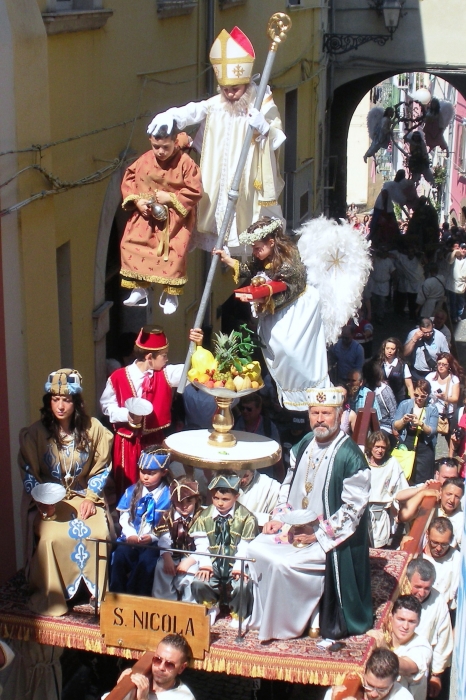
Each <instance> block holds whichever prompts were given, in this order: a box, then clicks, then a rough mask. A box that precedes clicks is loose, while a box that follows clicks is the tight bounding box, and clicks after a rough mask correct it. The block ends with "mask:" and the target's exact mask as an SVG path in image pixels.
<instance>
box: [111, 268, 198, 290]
mask: <svg viewBox="0 0 466 700" xmlns="http://www.w3.org/2000/svg"><path fill="white" fill-rule="evenodd" d="M120 275H121V276H122V277H129V278H130V279H136V280H145V281H146V282H149V283H152V284H170V285H173V286H174V287H182V286H183V284H186V282H187V281H188V278H187V277H179V278H178V279H173V277H159V276H158V275H140V274H139V273H137V272H133V271H132V270H123V269H121V270H120ZM139 286H141V285H139Z"/></svg>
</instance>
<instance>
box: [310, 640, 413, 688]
mask: <svg viewBox="0 0 466 700" xmlns="http://www.w3.org/2000/svg"><path fill="white" fill-rule="evenodd" d="M399 672H400V662H399V660H398V656H397V655H396V654H395V653H394V652H393V651H390V650H389V649H375V651H373V652H372V655H371V656H370V657H369V660H368V662H367V664H366V670H365V672H364V676H363V679H362V691H363V692H362V693H361V694H359V693H358V698H359V700H385V699H386V700H395V699H396V700H412V698H413V696H412V695H411V693H410V692H409V690H407V688H404V687H403V686H402V685H401V683H398V681H397V680H396V679H397V677H398V674H399ZM345 689H346V688H345V686H335V687H334V688H329V689H328V690H327V692H326V694H325V696H324V700H333V698H334V697H335V695H337V694H338V693H339V692H341V691H343V690H345ZM346 700H356V699H355V698H350V697H346Z"/></svg>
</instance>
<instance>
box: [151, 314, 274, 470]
mask: <svg viewBox="0 0 466 700" xmlns="http://www.w3.org/2000/svg"><path fill="white" fill-rule="evenodd" d="M241 329H242V332H240V331H232V332H231V333H230V334H229V335H226V334H225V333H217V335H216V337H215V339H214V352H215V355H214V354H212V353H211V352H210V351H209V350H206V349H205V348H203V347H200V346H199V347H198V348H197V350H196V351H195V352H194V353H193V355H192V358H191V369H190V370H189V372H188V379H189V381H190V382H192V383H193V384H194V385H195V386H196V387H197V388H198V389H199V390H200V391H203V392H205V393H207V394H210V395H211V396H213V397H214V398H215V401H216V403H217V410H216V412H215V414H214V416H213V418H212V431H210V430H187V431H183V432H180V433H174V434H172V435H170V436H169V437H168V438H166V439H165V443H164V444H165V445H166V447H167V448H168V449H169V450H170V451H171V453H172V457H173V458H174V459H176V460H178V461H180V462H182V463H183V464H185V465H188V466H191V467H198V468H200V469H203V468H204V469H216V470H220V469H235V470H239V469H261V468H265V467H268V466H270V465H271V464H275V463H276V462H278V461H279V459H280V457H281V447H280V445H279V444H278V442H275V440H271V439H270V438H267V437H264V436H262V435H257V434H256V433H248V432H244V431H239V430H232V428H233V425H234V419H233V415H232V413H231V404H232V402H233V400H234V399H236V398H241V397H242V396H247V395H248V394H251V393H253V392H254V391H258V390H259V389H261V388H262V387H263V386H264V382H263V381H262V377H261V366H260V363H259V362H258V361H256V360H253V359H252V353H253V352H254V350H255V349H256V348H257V343H256V342H255V340H254V338H253V336H252V334H251V331H250V330H249V329H248V328H247V326H244V325H243V326H241Z"/></svg>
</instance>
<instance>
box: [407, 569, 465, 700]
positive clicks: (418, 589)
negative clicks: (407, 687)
mask: <svg viewBox="0 0 466 700" xmlns="http://www.w3.org/2000/svg"><path fill="white" fill-rule="evenodd" d="M406 576H407V578H408V581H409V583H410V586H411V594H412V595H413V596H414V597H415V598H417V599H418V601H419V602H420V604H421V620H420V622H419V625H418V626H417V627H416V632H417V633H418V634H420V635H422V636H423V637H425V638H426V639H427V641H428V642H429V644H430V645H431V647H432V652H433V655H432V665H431V673H430V677H429V682H428V694H429V697H431V698H436V697H437V696H438V694H439V693H440V691H441V689H442V676H443V673H444V671H445V669H446V668H447V667H448V666H450V664H451V654H452V651H453V630H452V627H451V620H450V613H449V610H448V606H447V604H446V602H445V601H444V599H443V597H442V596H441V595H440V593H439V592H438V591H437V590H436V589H435V588H434V585H435V567H434V565H433V564H431V562H430V561H427V560H426V559H419V558H418V559H413V560H412V561H410V562H409V564H408V568H407V570H406Z"/></svg>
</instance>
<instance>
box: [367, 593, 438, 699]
mask: <svg viewBox="0 0 466 700" xmlns="http://www.w3.org/2000/svg"><path fill="white" fill-rule="evenodd" d="M420 619H421V604H420V602H419V601H418V600H417V598H415V597H414V596H413V595H402V596H400V597H399V598H398V599H397V600H396V601H395V604H394V605H393V609H392V612H391V614H390V625H391V634H392V638H391V646H392V647H393V651H394V652H395V654H396V655H397V656H398V659H399V662H400V675H399V678H398V680H399V682H400V683H401V685H403V686H404V687H405V688H407V689H408V690H409V692H410V693H411V694H412V696H413V698H414V700H426V697H427V675H428V672H429V668H430V664H431V661H432V647H431V645H430V644H429V642H428V641H427V639H425V638H424V637H422V636H421V635H419V634H417V633H416V632H415V630H416V628H417V626H418V625H419V621H420ZM368 634H369V635H370V636H371V637H374V638H375V640H376V642H377V646H379V647H381V648H386V647H387V642H386V640H385V637H384V634H383V632H382V631H381V630H369V632H368Z"/></svg>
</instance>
